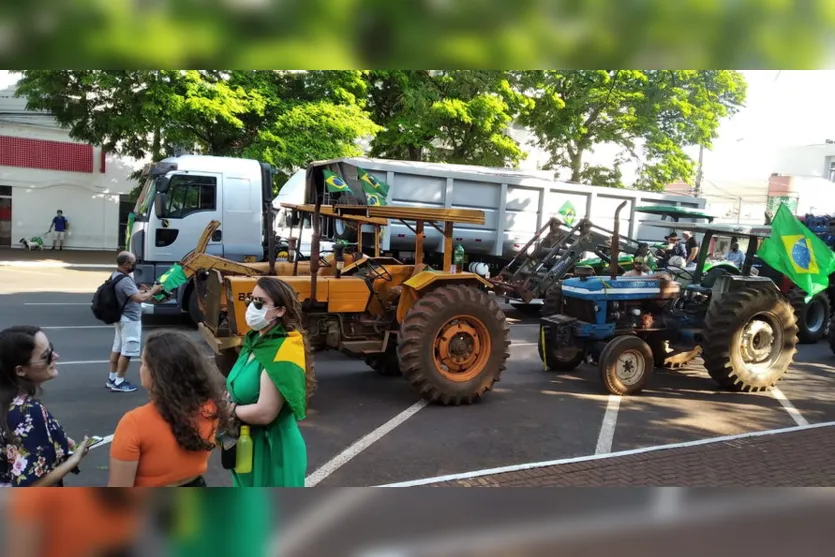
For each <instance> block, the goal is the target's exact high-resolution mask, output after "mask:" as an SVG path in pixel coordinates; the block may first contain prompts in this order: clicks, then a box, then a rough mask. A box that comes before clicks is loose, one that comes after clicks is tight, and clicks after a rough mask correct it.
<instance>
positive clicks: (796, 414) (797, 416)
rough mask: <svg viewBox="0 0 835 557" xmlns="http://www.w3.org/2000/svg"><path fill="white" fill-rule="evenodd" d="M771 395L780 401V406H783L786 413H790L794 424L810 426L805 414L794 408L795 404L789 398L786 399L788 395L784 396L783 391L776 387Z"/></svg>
mask: <svg viewBox="0 0 835 557" xmlns="http://www.w3.org/2000/svg"><path fill="white" fill-rule="evenodd" d="M771 394H772V395H773V396H774V398H776V399H777V400H778V401H780V404H781V405H782V406H783V408H785V409H786V412H788V413H789V416H791V417H792V419H793V420H794V423H796V424H797V425H800V426H806V425H809V422H808V421H807V420H806V418H804V417H803V414H801V413H800V411H799V410H798V409H797V408H795V407H794V404H792V403H791V401H790V400H789V399H788V398H786V395H785V394H783V391H781V390H780V389H778V388H777V387H774V388H772V389H771Z"/></svg>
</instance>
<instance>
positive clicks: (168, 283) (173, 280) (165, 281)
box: [154, 263, 188, 301]
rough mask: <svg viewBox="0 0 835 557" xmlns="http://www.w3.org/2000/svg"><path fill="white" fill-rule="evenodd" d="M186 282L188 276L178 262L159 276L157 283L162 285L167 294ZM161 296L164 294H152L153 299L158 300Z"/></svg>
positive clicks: (163, 296)
mask: <svg viewBox="0 0 835 557" xmlns="http://www.w3.org/2000/svg"><path fill="white" fill-rule="evenodd" d="M187 282H188V277H187V276H186V273H185V271H184V270H183V268H182V266H180V264H179V263H175V264H174V265H173V266H172V267H171V268H170V269H168V270H167V271H165V273H163V275H162V276H161V277H159V283H160V284H161V285H162V288H163V290H165V291H166V292H168V293H169V294H170V293H171V292H174V291H175V290H176V289H177V288H179V287H180V286H182V285H184V284H185V283H187ZM163 298H165V294H157V295H156V296H154V299H156V300H158V301H159V300H162V299H163Z"/></svg>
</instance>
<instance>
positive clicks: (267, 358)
mask: <svg viewBox="0 0 835 557" xmlns="http://www.w3.org/2000/svg"><path fill="white" fill-rule="evenodd" d="M250 352H252V353H253V354H255V359H257V360H258V362H259V363H260V364H261V365H262V366H263V367H264V370H265V371H266V372H267V375H269V376H270V379H272V380H273V383H275V386H276V387H277V388H278V390H279V392H280V393H281V396H283V397H284V400H285V401H286V402H287V405H288V406H289V407H290V409H291V410H292V411H293V414H295V416H296V419H297V420H303V419H305V417H306V415H307V396H306V388H307V387H306V381H305V373H306V372H307V365H306V364H307V362H306V361H305V353H304V337H302V335H301V333H300V332H299V331H291V332H289V333H288V332H287V331H285V330H284V328H283V327H281V326H280V325H279V326H277V327H275V329H273V330H272V331H270V332H268V333H266V334H265V335H264V336H260V335H259V334H258V332H257V331H249V332H248V333H247V334H246V337H244V343H243V346H242V347H241V355H242V356H243V355H244V353H250Z"/></svg>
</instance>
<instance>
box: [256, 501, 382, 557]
mask: <svg viewBox="0 0 835 557" xmlns="http://www.w3.org/2000/svg"><path fill="white" fill-rule="evenodd" d="M379 494H380V491H378V490H373V489H366V488H363V487H343V488H339V489H338V490H337V491H336V494H335V495H333V496H332V497H323V498H322V500H321V501H320V502H318V503H317V504H315V505H313V509H312V510H309V511H307V512H305V513H304V514H303V515H302V516H301V517H300V518H297V519H296V520H294V521H292V522H291V523H290V524H288V525H286V526H282V527H281V529H280V531H279V532H278V533H277V534H276V535H275V537H273V539H272V541H271V543H270V545H271V548H272V549H271V550H270V552H269V555H273V556H274V557H286V556H287V555H293V554H294V553H295V552H298V553H299V554H303V552H302V551H301V548H302V547H303V546H304V544H305V543H308V542H309V541H310V540H312V539H315V537H316V536H317V535H319V534H320V533H321V532H322V531H323V530H326V529H327V528H330V527H333V526H334V524H336V523H338V522H339V520H340V519H341V518H342V517H343V516H345V515H346V514H347V513H348V512H349V511H352V510H354V509H355V508H356V507H358V506H360V505H361V504H362V503H363V502H365V501H367V500H368V499H370V498H372V497H374V496H376V495H379Z"/></svg>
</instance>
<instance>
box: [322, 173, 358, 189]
mask: <svg viewBox="0 0 835 557" xmlns="http://www.w3.org/2000/svg"><path fill="white" fill-rule="evenodd" d="M322 174H324V176H325V186H326V187H327V188H328V191H329V192H330V193H351V188H350V187H348V184H346V183H345V180H343V179H342V178H340V177H339V176H337V175H336V174H334V173H333V172H331V171H330V170H323V171H322Z"/></svg>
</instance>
